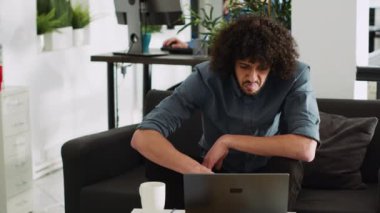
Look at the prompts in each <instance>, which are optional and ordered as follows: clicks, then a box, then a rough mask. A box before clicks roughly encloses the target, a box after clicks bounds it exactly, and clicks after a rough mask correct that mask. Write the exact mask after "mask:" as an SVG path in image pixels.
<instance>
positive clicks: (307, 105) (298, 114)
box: [282, 66, 320, 142]
mask: <svg viewBox="0 0 380 213" xmlns="http://www.w3.org/2000/svg"><path fill="white" fill-rule="evenodd" d="M282 114H283V117H282V120H283V123H282V125H284V126H283V127H285V128H284V129H285V131H284V132H283V133H287V134H297V135H303V136H306V137H309V138H312V139H314V140H316V141H317V142H319V140H320V138H319V123H320V118H319V111H318V105H317V101H316V98H315V95H314V93H313V90H312V86H311V82H310V68H309V67H308V66H305V67H304V68H303V70H302V71H301V72H300V74H299V75H298V76H297V77H296V79H295V81H294V84H293V86H292V88H291V90H290V92H289V94H288V96H287V97H286V99H285V103H284V108H283V112H282Z"/></svg>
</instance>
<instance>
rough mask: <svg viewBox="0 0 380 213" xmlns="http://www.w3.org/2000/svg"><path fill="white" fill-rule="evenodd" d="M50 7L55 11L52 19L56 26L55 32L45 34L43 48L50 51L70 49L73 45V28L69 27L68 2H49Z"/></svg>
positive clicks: (58, 0) (52, 0) (69, 13)
mask: <svg viewBox="0 0 380 213" xmlns="http://www.w3.org/2000/svg"><path fill="white" fill-rule="evenodd" d="M50 7H51V9H54V10H55V16H54V19H55V20H57V22H58V24H57V26H56V30H55V31H53V32H51V33H47V34H46V36H45V46H46V47H47V48H48V49H52V50H54V49H64V48H68V47H71V46H72V44H73V27H72V26H71V20H72V10H71V5H70V1H67V0H50Z"/></svg>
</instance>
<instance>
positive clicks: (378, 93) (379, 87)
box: [376, 81, 380, 99]
mask: <svg viewBox="0 0 380 213" xmlns="http://www.w3.org/2000/svg"><path fill="white" fill-rule="evenodd" d="M376 99H380V81H378V82H377V85H376Z"/></svg>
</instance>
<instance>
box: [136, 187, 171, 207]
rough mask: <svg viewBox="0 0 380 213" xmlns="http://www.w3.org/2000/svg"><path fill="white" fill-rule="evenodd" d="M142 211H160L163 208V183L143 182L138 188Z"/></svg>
mask: <svg viewBox="0 0 380 213" xmlns="http://www.w3.org/2000/svg"><path fill="white" fill-rule="evenodd" d="M139 193H140V199H141V207H142V210H143V212H144V213H155V212H161V211H163V210H164V208H165V183H163V182H144V183H142V184H140V188H139Z"/></svg>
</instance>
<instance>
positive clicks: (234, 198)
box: [184, 173, 289, 213]
mask: <svg viewBox="0 0 380 213" xmlns="http://www.w3.org/2000/svg"><path fill="white" fill-rule="evenodd" d="M288 188H289V174H283V173H281V174H279V173H274V174H273V173H270V174H267V173H255V174H232V173H231V174H185V175H184V192H185V209H186V213H204V212H223V213H224V212H234V213H235V212H237V213H239V212H241V213H243V212H244V213H245V212H247V213H252V212H265V213H271V212H274V213H281V212H287V206H288Z"/></svg>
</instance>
